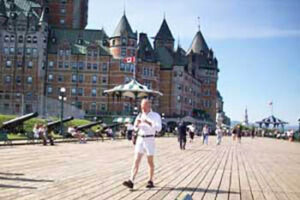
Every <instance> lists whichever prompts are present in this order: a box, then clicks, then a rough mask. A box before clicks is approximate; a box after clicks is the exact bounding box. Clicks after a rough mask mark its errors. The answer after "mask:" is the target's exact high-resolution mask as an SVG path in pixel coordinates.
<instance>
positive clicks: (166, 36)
mask: <svg viewBox="0 0 300 200" xmlns="http://www.w3.org/2000/svg"><path fill="white" fill-rule="evenodd" d="M155 39H160V40H172V41H174V38H173V35H172V33H171V31H170V28H169V26H168V24H167V21H166V19H164V20H163V22H162V24H161V26H160V29H159V31H158V33H157V34H156V36H155Z"/></svg>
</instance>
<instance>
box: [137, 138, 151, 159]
mask: <svg viewBox="0 0 300 200" xmlns="http://www.w3.org/2000/svg"><path fill="white" fill-rule="evenodd" d="M134 152H135V153H141V154H144V153H145V152H146V154H147V156H153V155H154V153H155V139H154V137H153V138H152V137H151V138H142V137H138V138H137V140H136V144H135V149H134Z"/></svg>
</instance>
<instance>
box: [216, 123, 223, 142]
mask: <svg viewBox="0 0 300 200" xmlns="http://www.w3.org/2000/svg"><path fill="white" fill-rule="evenodd" d="M216 135H217V145H220V144H221V141H222V135H223V130H222V128H221V127H217V129H216Z"/></svg>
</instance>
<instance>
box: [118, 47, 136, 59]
mask: <svg viewBox="0 0 300 200" xmlns="http://www.w3.org/2000/svg"><path fill="white" fill-rule="evenodd" d="M128 51H129V53H128V55H127V49H126V48H125V47H122V48H121V57H126V56H135V50H134V49H130V50H128Z"/></svg>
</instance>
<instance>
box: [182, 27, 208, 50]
mask: <svg viewBox="0 0 300 200" xmlns="http://www.w3.org/2000/svg"><path fill="white" fill-rule="evenodd" d="M191 51H193V52H194V53H198V54H200V52H201V51H204V52H205V53H208V52H209V48H208V46H207V44H206V41H205V39H204V37H203V35H202V33H201V31H200V30H199V31H198V32H197V33H196V35H195V37H194V39H193V42H192V45H191V47H190V48H189V50H188V51H187V54H190V53H191Z"/></svg>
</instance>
